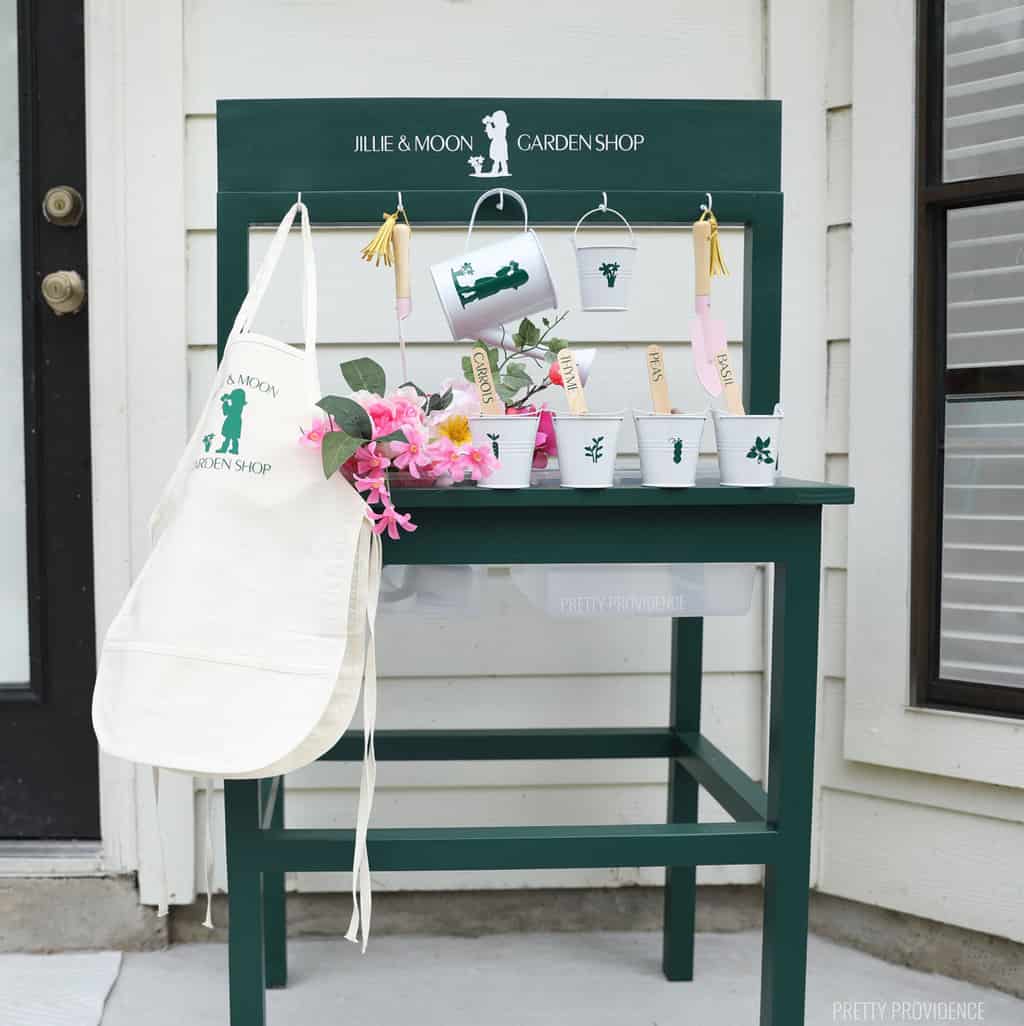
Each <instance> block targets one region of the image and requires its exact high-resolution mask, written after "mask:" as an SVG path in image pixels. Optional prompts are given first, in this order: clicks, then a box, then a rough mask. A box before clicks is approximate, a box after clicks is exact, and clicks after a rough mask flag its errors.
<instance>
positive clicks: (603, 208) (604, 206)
mask: <svg viewBox="0 0 1024 1026" xmlns="http://www.w3.org/2000/svg"><path fill="white" fill-rule="evenodd" d="M591 214H614V215H615V216H616V217H617V218H618V219H619V220H620V221H621V222H622V223H623V224H624V225H625V226H626V231H628V232H629V244H630V245H631V246H634V247H635V246H636V238H635V237H634V235H633V226H632V225H631V224H630V223H629V222H628V221H627V220H626V218H625V216H624V215H623V214H621V213H619V211H618V210H616V209H615V208H614V207H610V206H608V194H607V193H605V192H602V193H601V202H600V203H599V204H598V205H597V206H596V207H594V209H593V210H588V211H587V212H586V213H585V214H584V215H583V216H582V217H581V218H580V219H579V220H578V221H577V222H576V228H575V229H574V231H573V233H572V244H573V246H574V247H578V246H579V243H578V242H577V241H576V236H577V235H578V234H579V230H580V225H581V224H583V222H584V221H586V219H587V218H588V217H590V216H591Z"/></svg>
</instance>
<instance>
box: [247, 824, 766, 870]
mask: <svg viewBox="0 0 1024 1026" xmlns="http://www.w3.org/2000/svg"><path fill="white" fill-rule="evenodd" d="M354 838H355V831H354V830H266V831H264V832H263V833H262V834H261V835H260V836H254V835H252V834H249V835H245V836H236V837H234V838H233V839H232V843H233V847H234V854H235V857H236V858H237V860H238V862H239V864H241V865H243V866H246V867H247V868H249V869H255V867H260V868H261V869H262V870H263V871H264V872H266V871H268V870H272V871H282V870H289V871H297V872H307V873H317V872H328V871H332V870H344V869H346V868H349V867H351V865H352V846H353V843H354ZM367 844H368V846H369V853H370V865H371V866H373V868H374V871H375V872H386V871H390V870H413V869H416V870H469V869H474V870H476V869H491V870H494V869H568V868H584V869H585V868H598V867H600V868H605V867H609V866H672V865H702V866H706V865H708V866H709V865H733V864H736V865H748V864H751V863H754V864H758V863H761V864H763V863H766V862H771V861H772V860H773V859H774V858H775V852H776V837H775V833H774V831H773V830H771V829H770V828H769V827H767V826H766V825H765V824H763V823H761V824H758V823H643V824H629V825H614V826H520V827H418V828H401V829H378V830H370V832H369V840H368V842H367Z"/></svg>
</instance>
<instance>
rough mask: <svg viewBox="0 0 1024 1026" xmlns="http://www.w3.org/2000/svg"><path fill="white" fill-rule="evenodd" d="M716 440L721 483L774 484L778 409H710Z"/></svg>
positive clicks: (778, 454) (779, 439) (779, 429)
mask: <svg viewBox="0 0 1024 1026" xmlns="http://www.w3.org/2000/svg"><path fill="white" fill-rule="evenodd" d="M711 416H712V418H713V419H714V422H715V440H716V442H717V443H718V470H719V475H720V478H721V483H722V484H723V485H740V486H745V487H747V488H769V487H771V486H772V485H774V484H775V478H776V476H777V475H778V473H779V460H780V458H781V456H782V410H781V409H780V408H779V407H778V406H776V407H775V413H774V414H772V415H761V414H750V413H748V414H745V415H741V414H735V413H723V412H722V411H721V410H712V411H711Z"/></svg>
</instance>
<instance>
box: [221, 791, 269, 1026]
mask: <svg viewBox="0 0 1024 1026" xmlns="http://www.w3.org/2000/svg"><path fill="white" fill-rule="evenodd" d="M260 808H261V805H260V792H259V781H257V780H226V781H225V782H224V819H225V832H226V835H227V864H228V987H229V998H230V1008H231V1026H265V1023H266V1015H267V1012H266V978H265V975H264V973H265V968H264V965H265V963H264V954H263V888H262V883H263V872H262V867H261V866H260V865H259V862H258V860H257V862H255V863H252V862H250V861H249V860H247V859H245V858H244V856H245V854H246V853H247V852H248V851H251V850H253V847H254V846H255V844H256V842H258V841H259V838H260Z"/></svg>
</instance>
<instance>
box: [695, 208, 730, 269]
mask: <svg viewBox="0 0 1024 1026" xmlns="http://www.w3.org/2000/svg"><path fill="white" fill-rule="evenodd" d="M700 220H701V221H710V222H711V277H712V278H715V277H722V276H723V275H725V276H728V274H729V268H728V267H726V266H725V261H724V260H723V259H722V249H721V246H720V245H719V243H718V218H717V217H715V215H714V214H712V213H711V211H710V210H705V211H704V213H702V214H701V215H700Z"/></svg>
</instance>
